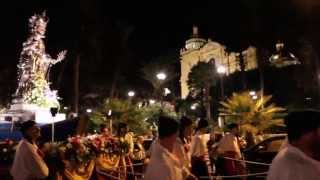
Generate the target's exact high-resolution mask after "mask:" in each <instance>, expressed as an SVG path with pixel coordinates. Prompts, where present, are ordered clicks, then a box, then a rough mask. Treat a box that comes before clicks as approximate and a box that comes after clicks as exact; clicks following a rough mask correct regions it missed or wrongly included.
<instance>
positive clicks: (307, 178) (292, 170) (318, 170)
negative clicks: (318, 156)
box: [267, 143, 320, 180]
mask: <svg viewBox="0 0 320 180" xmlns="http://www.w3.org/2000/svg"><path fill="white" fill-rule="evenodd" d="M319 179H320V161H317V160H314V159H312V158H311V157H309V156H307V155H306V154H305V153H303V152H302V151H301V150H300V149H298V148H296V147H294V146H292V145H290V144H289V143H288V144H287V145H286V147H285V148H284V149H282V150H281V151H280V152H279V153H278V154H277V156H276V157H275V159H274V160H273V161H272V164H271V167H270V169H269V173H268V177H267V180H319Z"/></svg>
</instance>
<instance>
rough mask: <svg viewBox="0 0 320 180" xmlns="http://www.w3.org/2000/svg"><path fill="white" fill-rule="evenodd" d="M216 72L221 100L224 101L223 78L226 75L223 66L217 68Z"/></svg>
mask: <svg viewBox="0 0 320 180" xmlns="http://www.w3.org/2000/svg"><path fill="white" fill-rule="evenodd" d="M217 72H218V74H219V76H220V89H221V99H222V100H223V99H224V86H223V76H224V74H225V73H226V68H225V67H224V66H219V67H218V68H217Z"/></svg>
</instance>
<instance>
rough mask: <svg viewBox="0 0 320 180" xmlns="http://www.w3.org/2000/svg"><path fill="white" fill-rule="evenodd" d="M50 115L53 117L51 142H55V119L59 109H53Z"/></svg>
mask: <svg viewBox="0 0 320 180" xmlns="http://www.w3.org/2000/svg"><path fill="white" fill-rule="evenodd" d="M50 113H51V116H52V123H51V142H54V117H56V115H57V113H58V108H57V107H52V108H50Z"/></svg>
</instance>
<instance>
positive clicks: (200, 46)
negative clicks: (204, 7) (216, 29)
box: [180, 26, 257, 98]
mask: <svg viewBox="0 0 320 180" xmlns="http://www.w3.org/2000/svg"><path fill="white" fill-rule="evenodd" d="M241 55H242V57H243V60H244V67H245V71H249V70H252V69H255V68H257V56H256V48H255V47H252V46H249V47H248V48H247V49H246V50H245V51H242V52H241ZM239 56H240V53H236V52H227V51H226V46H224V45H223V44H220V43H218V42H215V41H212V40H211V39H208V40H206V39H203V38H200V37H199V32H198V28H197V27H196V26H194V27H193V33H192V36H191V38H190V39H188V40H187V41H186V43H185V47H183V48H182V49H181V50H180V58H181V61H180V64H181V77H180V85H181V97H182V98H186V97H187V96H188V94H189V89H188V84H187V81H188V75H189V73H190V71H191V68H192V67H193V66H195V65H196V64H197V63H198V62H200V61H204V62H209V61H212V60H213V61H214V62H215V66H216V67H219V66H223V67H224V68H225V69H226V73H225V75H229V74H232V73H234V72H237V71H240V70H241V69H240V63H239V62H240V61H239Z"/></svg>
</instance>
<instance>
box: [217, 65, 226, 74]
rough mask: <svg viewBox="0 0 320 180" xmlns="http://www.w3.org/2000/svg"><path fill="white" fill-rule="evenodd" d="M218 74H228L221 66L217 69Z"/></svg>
mask: <svg viewBox="0 0 320 180" xmlns="http://www.w3.org/2000/svg"><path fill="white" fill-rule="evenodd" d="M217 72H218V74H225V73H226V68H225V67H224V66H219V67H218V68H217Z"/></svg>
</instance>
